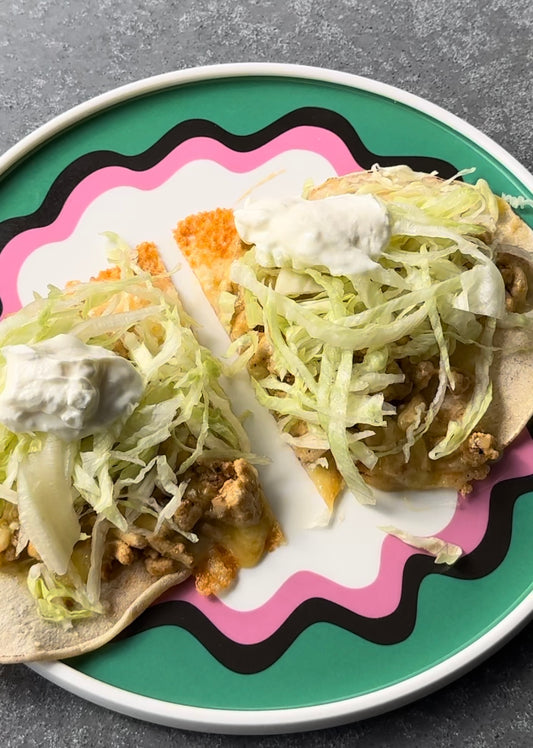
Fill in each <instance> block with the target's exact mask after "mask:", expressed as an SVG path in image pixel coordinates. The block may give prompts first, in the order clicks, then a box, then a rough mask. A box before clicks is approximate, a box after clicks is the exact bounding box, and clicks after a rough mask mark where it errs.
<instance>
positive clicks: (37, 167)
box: [0, 64, 533, 733]
mask: <svg viewBox="0 0 533 748" xmlns="http://www.w3.org/2000/svg"><path fill="white" fill-rule="evenodd" d="M374 163H380V164H381V165H391V164H399V163H407V164H409V165H411V166H412V167H414V168H415V169H419V170H424V171H433V170H437V171H438V172H439V173H440V174H441V175H442V176H451V175H453V174H454V173H455V172H456V171H458V170H459V169H463V168H471V167H474V168H475V169H476V171H475V175H470V176H467V177H466V178H467V179H474V178H478V177H483V178H485V179H487V181H488V182H489V183H490V185H491V186H492V188H493V190H494V191H495V192H497V193H508V194H513V195H524V196H526V197H531V196H532V195H533V192H532V191H533V177H532V176H531V175H530V174H529V173H528V172H526V170H525V169H524V168H523V167H522V166H520V164H518V163H517V162H516V161H515V160H514V159H513V158H512V157H511V156H509V155H508V154H507V153H506V152H504V151H503V150H502V149H501V148H499V147H498V146H497V145H496V144H495V143H493V142H492V141H491V140H489V139H488V138H487V137H485V136H484V135H482V134H481V133H480V132H478V131H476V130H475V129H473V128H472V127H470V126H469V125H467V124H465V123H464V122H462V121H461V120H459V119H458V118H456V117H454V116H452V115H451V114H449V113H447V112H445V111H443V110H442V109H440V108H438V107H436V106H434V105H432V104H429V103H427V102H425V101H423V100H421V99H418V98H416V97H414V96H412V95H410V94H407V93H405V92H402V91H400V90H398V89H393V88H391V87H390V86H385V85H383V84H380V83H377V82H374V81H371V80H367V79H364V78H358V77H356V76H351V75H346V74H342V73H335V72H329V71H325V70H319V69H312V68H302V67H292V66H285V65H260V64H253V65H229V66H220V67H212V68H203V69H196V70H190V71H183V72H178V73H172V74H169V75H164V76H159V77H156V78H152V79H149V80H146V81H141V82H139V83H136V84H133V85H130V86H127V87H125V88H121V89H118V90H116V91H113V92H111V93H110V94H106V95H104V96H101V97H98V98H97V99H94V100H92V101H90V102H89V103H87V104H84V105H82V106H79V107H76V108H75V109H74V110H72V111H70V112H68V113H67V114H65V115H63V116H61V117H59V118H57V119H55V120H53V121H52V122H51V123H50V124H48V125H46V126H45V127H43V128H41V129H39V130H38V131H36V132H35V133H34V134H33V135H31V136H30V137H28V138H26V139H25V140H23V141H22V142H21V143H20V144H19V145H18V146H16V147H15V148H13V149H11V151H9V152H8V153H7V154H6V155H5V156H4V157H3V159H1V160H0V247H1V248H2V252H1V254H0V298H1V301H2V305H3V311H4V313H8V312H11V311H13V310H15V309H17V308H18V307H20V305H21V304H24V303H26V302H28V301H29V300H30V299H31V298H32V294H33V292H34V291H37V292H40V293H42V292H44V291H46V286H47V284H49V283H52V284H54V285H62V284H64V283H65V282H66V281H68V280H71V279H83V278H87V277H89V276H90V275H91V274H92V273H94V272H95V271H97V270H99V269H101V268H102V267H104V266H105V264H106V258H105V242H104V240H103V239H102V236H101V234H102V232H104V231H114V232H116V233H118V234H120V235H121V236H122V237H123V238H124V239H126V240H127V241H128V242H130V243H131V244H136V243H138V242H140V241H143V240H153V241H156V242H157V243H158V245H159V246H160V248H161V251H162V254H163V257H164V259H165V261H166V262H167V265H168V266H169V267H177V266H178V265H179V267H178V269H177V271H176V273H175V282H176V285H177V287H178V290H179V291H180V293H181V294H182V297H183V300H184V303H185V305H186V307H187V308H188V310H189V311H190V313H191V314H192V315H193V316H194V317H195V318H196V319H197V321H198V322H199V325H200V333H199V334H200V337H201V338H202V340H203V341H204V342H206V343H207V344H208V345H210V346H211V347H213V349H214V350H215V352H217V353H223V352H224V350H225V347H226V345H227V339H226V338H225V335H224V333H223V332H222V329H221V327H220V325H219V323H218V322H217V320H216V319H215V317H214V315H213V313H212V311H211V309H210V307H209V305H208V304H207V303H206V301H205V299H204V298H203V296H202V294H201V292H200V289H199V288H198V286H197V284H196V281H195V279H194V277H193V276H192V273H191V271H190V269H189V268H188V267H187V265H186V263H184V262H183V259H182V258H181V256H180V254H179V251H178V249H177V247H176V245H175V243H174V241H173V234H172V231H173V228H174V227H175V225H176V223H177V222H178V220H179V219H181V218H183V217H184V216H186V215H188V214H190V213H193V212H197V211H199V210H204V209H210V208H214V207H217V206H224V207H233V206H235V205H237V204H239V202H240V201H241V200H242V199H243V198H244V196H245V195H247V194H251V195H252V196H254V197H260V196H265V195H272V194H276V195H280V194H288V195H292V194H299V193H300V192H301V189H302V186H303V185H304V183H305V182H307V181H308V180H312V181H313V182H315V183H319V182H321V181H323V180H324V179H325V178H327V177H329V176H331V175H334V174H342V173H346V172H350V171H354V170H358V169H366V168H369V167H370V166H372V165H373V164H374ZM522 215H523V218H524V219H525V220H526V221H529V222H530V223H531V222H532V216H533V214H532V212H531V209H525V210H524V211H523V213H522ZM245 390H246V388H245ZM235 400H236V407H237V408H238V409H239V408H240V410H246V409H248V408H249V409H250V410H251V411H252V416H251V417H250V418H248V421H247V423H248V427H249V429H250V433H251V436H252V440H253V446H254V447H255V450H256V451H257V452H261V453H263V454H266V455H267V456H268V457H270V458H271V463H270V465H269V466H267V467H265V468H264V469H263V471H262V479H263V482H264V485H265V488H266V491H267V493H268V495H269V497H270V500H271V502H272V504H273V506H274V509H275V511H276V513H277V515H278V517H279V519H280V520H281V522H282V525H283V527H284V529H285V532H286V535H287V540H288V542H287V544H286V546H284V547H283V548H281V549H279V550H278V551H276V552H275V553H273V554H270V555H269V556H268V558H267V559H265V561H264V562H263V563H261V565H260V566H259V567H257V568H255V569H252V570H248V571H245V572H243V573H242V574H241V576H240V578H239V582H238V584H237V585H236V587H235V588H234V589H233V590H231V592H230V593H228V594H226V595H225V596H224V597H223V598H222V599H204V598H201V597H200V596H199V595H198V594H197V593H196V592H195V591H194V588H193V587H191V586H189V585H188V584H184V585H182V586H181V587H179V588H177V589H176V590H172V591H171V592H170V593H168V594H166V595H165V597H164V598H163V599H162V600H160V601H159V602H158V603H157V604H156V605H154V606H153V607H152V608H151V609H149V610H148V611H147V612H146V613H145V614H144V615H143V616H141V618H140V619H139V620H138V621H137V622H136V623H135V624H134V625H133V626H131V627H130V629H128V630H127V632H126V633H125V635H124V636H122V637H120V639H119V640H117V641H114V642H112V643H110V644H109V645H107V646H105V647H104V648H103V649H101V650H99V651H97V652H95V653H93V654H90V655H86V656H83V657H79V658H77V659H75V660H70V661H68V662H62V663H53V664H39V665H35V666H34V668H35V670H36V671H37V672H39V673H41V674H42V675H44V676H45V677H46V678H49V679H50V680H52V681H54V682H56V683H59V684H60V685H61V686H63V687H64V688H67V689H69V690H71V691H73V692H75V693H77V694H79V695H81V696H83V697H85V698H87V699H90V700H91V701H94V702H97V703H99V704H103V705H105V706H107V707H110V708H112V709H116V710H117V711H121V712H125V713H128V714H131V715H134V716H136V717H141V718H143V719H147V720H152V721H155V722H161V723H165V724H169V725H176V726H179V727H185V728H190V729H197V730H203V731H213V732H216V731H218V732H243V733H252V732H276V731H277V732H284V731H290V730H302V729H311V728H316V727H322V726H325V725H331V724H335V723H340V722H343V721H344V722H345V721H350V720H354V719H358V718H361V717H365V716H368V715H371V714H376V713H377V712H380V711H385V710H387V709H391V708H393V707H396V706H398V705H400V704H402V703H405V702H407V701H409V700H412V699H414V698H416V697H418V696H420V695H421V694H424V693H427V692H428V691H430V690H432V689H435V688H437V687H438V686H440V685H442V684H443V683H445V682H447V681H449V680H450V679H452V678H454V677H457V676H458V675H459V674H460V673H461V672H463V671H464V670H465V669H467V668H469V667H472V666H473V665H474V664H475V663H476V662H478V661H479V660H480V659H481V658H482V657H485V656H487V654H488V653H489V652H491V651H492V650H493V649H494V648H495V647H496V646H499V645H500V644H502V642H503V641H504V640H505V639H506V638H508V637H509V636H510V635H511V634H512V633H513V632H515V631H516V630H517V628H518V627H520V626H521V625H523V624H524V623H525V622H526V621H527V620H528V618H529V617H530V615H531V612H532V611H533V594H532V581H531V568H532V567H533V544H532V543H531V535H532V533H533V495H532V493H531V491H533V478H532V477H531V476H530V473H532V472H533V441H532V439H531V437H530V435H529V433H528V432H527V431H526V432H524V433H523V434H522V435H521V436H520V437H519V439H518V440H517V441H516V443H515V444H514V445H513V447H512V448H511V449H509V451H508V452H507V454H506V456H505V458H504V459H503V460H502V461H501V462H499V463H498V465H497V466H496V467H495V469H494V470H493V472H492V474H491V477H490V479H488V480H487V481H485V482H484V483H482V484H480V485H479V486H478V487H477V488H476V490H475V492H474V493H473V494H472V495H471V496H470V497H469V498H468V500H465V501H457V497H456V496H455V495H454V494H452V493H451V492H447V491H438V492H434V493H431V494H427V493H416V494H415V493H406V494H401V495H399V494H398V495H394V496H391V495H387V494H380V495H379V496H378V501H377V504H376V506H375V507H368V506H366V507H363V506H360V505H359V504H358V503H357V502H356V501H355V500H354V499H353V498H352V497H350V496H344V497H343V498H342V500H341V501H340V502H339V505H338V507H337V511H336V513H335V517H334V519H333V521H332V522H331V523H330V524H329V525H328V526H327V527H326V526H324V510H323V505H322V503H321V500H320V498H319V497H318V495H317V494H316V491H315V490H314V487H313V485H312V484H311V483H310V482H309V480H308V479H307V476H306V475H305V473H304V472H303V470H302V469H301V467H300V465H299V464H298V463H297V461H296V459H295V458H294V457H293V455H292V454H291V453H289V452H288V451H287V450H285V449H284V448H283V447H282V446H281V445H280V443H279V440H278V439H277V435H276V432H275V429H274V426H273V422H272V420H271V419H270V416H268V415H267V414H265V413H263V412H261V410H260V409H259V408H258V407H257V405H256V404H255V402H254V400H253V398H252V397H251V396H250V393H249V392H248V391H247V390H246V391H245V392H244V393H243V392H240V393H238V395H236V397H235ZM383 525H395V526H397V527H401V528H402V529H405V530H408V531H410V532H413V533H415V534H418V535H437V534H438V535H439V536H440V537H442V538H443V539H445V540H448V541H450V542H453V543H456V544H458V545H459V546H461V548H462V549H463V550H464V556H463V557H462V558H461V559H460V560H459V561H458V562H457V564H455V565H454V566H452V567H444V568H443V567H442V566H438V565H436V564H435V563H434V561H433V559H432V558H431V557H430V556H428V555H426V554H424V553H422V552H419V551H416V550H415V549H413V548H410V547H409V546H407V545H405V544H403V543H402V542H401V541H400V540H398V539H396V538H394V537H391V536H386V535H385V534H384V533H383V532H382V531H381V530H380V529H379V528H380V527H381V526H383Z"/></svg>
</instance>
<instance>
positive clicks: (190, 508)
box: [174, 498, 207, 532]
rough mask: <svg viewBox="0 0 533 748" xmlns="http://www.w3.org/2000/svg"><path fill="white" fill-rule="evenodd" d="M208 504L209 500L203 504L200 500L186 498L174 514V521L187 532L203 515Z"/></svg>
mask: <svg viewBox="0 0 533 748" xmlns="http://www.w3.org/2000/svg"><path fill="white" fill-rule="evenodd" d="M206 506H207V502H206V504H205V505H202V502H200V501H194V500H192V499H191V498H184V499H183V501H182V502H181V504H180V505H179V506H178V508H177V510H176V512H175V514H174V521H175V522H176V524H177V526H178V527H179V528H181V529H182V530H184V531H185V532H190V531H191V530H192V529H193V527H194V526H195V524H196V523H197V522H198V520H199V519H201V518H202V517H203V514H204V512H205V509H206Z"/></svg>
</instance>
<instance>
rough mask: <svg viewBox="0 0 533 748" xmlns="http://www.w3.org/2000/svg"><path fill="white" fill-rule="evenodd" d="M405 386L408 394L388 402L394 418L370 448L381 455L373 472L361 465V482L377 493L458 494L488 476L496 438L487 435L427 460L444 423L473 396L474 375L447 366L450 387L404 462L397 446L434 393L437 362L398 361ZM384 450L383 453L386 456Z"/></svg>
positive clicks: (456, 417)
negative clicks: (431, 491) (423, 491)
mask: <svg viewBox="0 0 533 748" xmlns="http://www.w3.org/2000/svg"><path fill="white" fill-rule="evenodd" d="M402 370H403V372H404V375H405V382H406V383H408V384H409V387H408V388H407V389H408V390H409V396H408V397H407V398H405V399H403V400H400V399H397V400H394V399H392V400H391V401H390V402H393V404H394V405H395V406H396V408H397V413H398V415H397V417H396V419H394V420H391V421H390V422H389V424H388V426H387V427H386V428H385V429H384V431H383V432H382V433H381V434H380V435H379V437H378V438H376V439H375V440H374V442H373V443H372V446H374V447H377V448H379V449H380V450H381V451H383V452H385V453H386V454H385V455H384V456H382V457H381V458H380V459H379V461H378V463H377V466H376V467H375V468H373V469H372V470H368V469H367V468H365V467H364V466H363V465H361V466H360V469H361V472H362V474H363V475H364V477H365V480H366V481H367V482H368V483H370V484H371V485H373V486H375V487H376V488H380V489H381V490H385V491H386V490H401V489H405V488H412V489H424V488H429V487H435V488H454V489H455V490H457V491H459V492H460V493H464V494H466V493H469V492H470V491H471V490H472V481H474V480H482V479H483V478H485V477H486V476H487V475H488V472H489V469H490V463H491V462H493V461H494V460H496V459H498V457H499V452H498V449H497V448H496V439H495V438H494V436H492V435H491V434H485V433H483V432H477V431H476V432H473V433H472V434H470V436H469V437H468V439H467V440H466V441H465V442H464V443H463V444H462V445H461V446H460V447H459V448H458V449H457V450H455V452H453V453H452V454H450V455H448V456H446V457H442V458H440V459H438V460H431V459H430V458H429V453H430V452H431V450H432V449H433V447H434V446H435V445H436V444H437V442H438V441H439V440H440V439H442V437H443V436H445V434H446V432H447V429H448V424H449V423H450V422H452V421H457V420H459V419H460V418H461V417H462V416H463V414H464V410H465V407H466V405H467V404H468V402H469V400H470V397H471V395H472V389H473V386H474V382H473V377H472V376H471V375H470V374H469V373H467V372H464V371H461V370H460V369H457V368H453V367H452V376H453V380H454V389H453V390H452V389H451V388H448V390H447V391H446V394H445V396H444V399H443V402H442V404H441V407H440V409H439V411H438V412H437V414H436V416H435V418H434V420H433V421H432V423H431V425H430V426H429V428H428V429H427V432H426V433H425V434H423V435H422V436H421V437H420V438H419V440H418V441H417V442H416V443H415V444H414V446H413V447H412V449H411V453H410V457H409V460H408V462H406V461H405V455H404V453H403V450H402V449H401V448H400V447H396V448H395V445H402V444H404V443H405V437H406V433H407V432H408V430H409V428H411V427H413V426H414V425H416V423H417V422H420V415H421V414H425V413H426V412H427V409H428V407H429V405H430V403H431V401H432V399H433V397H434V395H435V392H436V389H437V384H438V374H439V369H438V362H437V360H436V359H429V360H426V361H419V362H417V363H412V362H410V361H408V360H407V361H405V362H402ZM387 452H388V453H387Z"/></svg>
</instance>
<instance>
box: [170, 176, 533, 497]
mask: <svg viewBox="0 0 533 748" xmlns="http://www.w3.org/2000/svg"><path fill="white" fill-rule="evenodd" d="M463 174H464V173H463ZM463 174H459V175H458V176H457V177H455V178H453V179H448V180H443V179H440V178H439V177H438V176H437V175H436V174H425V173H419V172H414V171H412V170H411V169H410V168H409V167H407V166H398V167H392V168H379V167H377V166H376V167H374V168H373V169H371V170H369V171H364V172H357V173H353V174H349V175H347V176H343V177H335V178H331V179H329V180H327V181H326V182H325V183H324V184H322V185H320V186H317V187H307V188H306V190H305V194H304V195H303V196H299V197H287V198H284V197H283V198H281V199H270V200H269V199H267V200H260V201H256V202H253V201H252V202H249V203H247V204H246V205H245V206H244V207H242V208H239V209H235V210H230V209H222V208H220V209H218V210H215V211H209V212H204V213H201V214H197V215H193V216H189V217H187V218H185V219H184V220H182V221H180V222H179V223H178V225H177V227H176V230H175V239H176V241H177V243H178V245H179V247H180V248H181V250H182V252H183V253H184V255H185V256H186V257H187V259H188V261H189V262H190V264H191V266H192V267H193V269H194V271H195V273H196V275H197V277H198V279H199V281H200V284H201V285H202V287H203V289H204V291H205V293H206V295H207V297H208V298H209V300H210V301H211V303H212V305H213V306H214V308H215V310H216V311H217V313H218V315H219V317H220V319H221V320H222V322H223V323H224V324H225V326H226V328H227V329H228V331H229V332H230V335H231V337H232V338H233V340H234V343H233V344H232V346H231V349H230V353H232V354H235V353H237V354H238V356H239V359H238V362H237V364H238V363H239V362H240V363H242V364H243V365H244V364H246V365H247V367H248V370H249V372H250V374H251V377H252V381H253V383H254V386H255V390H256V394H257V397H258V399H259V401H260V402H261V403H263V404H264V405H265V407H267V408H269V409H270V410H271V412H272V413H273V414H274V416H275V417H276V419H277V421H278V424H279V430H280V433H281V436H282V438H283V439H284V440H285V441H287V442H288V443H289V444H290V445H291V446H292V447H293V449H294V451H295V452H296V454H297V456H298V457H299V459H300V461H301V462H302V464H303V465H304V467H305V468H306V470H307V471H308V473H309V475H310V476H311V478H312V479H313V481H314V482H315V484H316V486H317V487H318V489H319V491H320V492H321V494H322V496H323V498H324V499H325V501H326V502H327V504H328V506H330V507H332V505H333V502H334V500H335V498H336V496H337V495H338V493H339V491H340V490H341V488H342V487H343V486H344V485H347V486H348V487H349V489H351V491H353V493H354V494H355V495H356V496H357V497H358V498H359V499H360V500H361V501H363V502H373V501H374V494H373V491H372V487H376V488H379V489H383V490H386V491H397V490H403V489H433V488H441V487H445V488H452V489H455V490H457V491H459V492H462V493H468V492H469V491H470V490H471V488H472V483H473V481H476V480H480V479H482V478H484V477H485V476H486V475H487V474H488V472H489V469H490V465H491V464H492V463H493V462H494V460H496V459H498V457H499V456H500V454H501V452H502V450H503V449H504V447H505V446H506V445H507V444H509V442H511V441H512V440H513V439H514V438H515V437H516V435H517V434H518V433H519V432H520V431H521V430H522V428H523V427H524V425H525V424H526V422H527V421H528V419H529V417H530V415H531V413H532V412H533V355H532V354H533V351H532V345H531V344H532V342H533V333H532V329H531V321H530V319H529V317H528V314H527V312H528V310H529V309H531V307H532V304H531V291H530V289H531V288H532V286H531V282H530V280H531V278H530V276H531V267H532V262H531V260H532V258H533V254H532V253H533V232H532V231H531V229H530V228H529V226H527V225H526V224H525V222H524V221H522V220H521V219H519V218H518V216H517V215H516V214H515V213H514V212H513V211H512V210H511V208H510V206H509V204H508V203H507V202H506V201H505V200H503V199H502V198H499V197H496V196H495V195H494V194H493V193H492V191H491V190H490V188H489V186H488V185H487V183H486V182H485V181H484V180H478V181H477V182H476V183H475V184H470V183H467V182H465V181H463V180H462V179H461V176H463Z"/></svg>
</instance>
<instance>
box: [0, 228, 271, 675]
mask: <svg viewBox="0 0 533 748" xmlns="http://www.w3.org/2000/svg"><path fill="white" fill-rule="evenodd" d="M113 241H114V244H113V246H114V248H113V250H112V252H111V255H110V256H111V258H112V260H113V261H114V262H116V263H117V264H116V266H114V267H112V268H109V269H108V270H105V271H103V272H102V273H100V275H99V276H97V277H96V278H93V279H91V281H90V282H87V283H78V282H73V283H70V284H68V286H67V288H66V289H65V290H64V291H61V290H59V289H56V288H50V292H49V294H48V296H47V297H46V298H39V297H37V298H36V299H35V301H33V302H32V303H31V304H29V305H28V306H26V307H24V308H23V309H21V310H20V311H19V312H17V313H15V314H13V315H11V316H9V317H7V318H5V319H4V320H3V321H2V322H0V511H1V516H0V590H1V596H2V605H1V606H0V625H1V627H2V633H3V636H2V643H1V644H0V661H1V662H4V663H6V662H20V661H28V660H43V659H58V658H65V657H71V656H74V655H80V654H82V653H85V652H88V651H91V650H93V649H96V648H97V647H100V646H102V645H103V644H104V643H105V642H107V641H109V640H110V639H112V638H113V637H114V636H116V634H117V633H119V632H120V631H121V630H122V629H123V628H125V627H126V626H127V625H128V623H129V622H130V621H132V620H133V619H134V618H135V617H137V616H138V615H139V614H140V613H141V612H142V611H143V610H144V609H145V608H147V607H148V605H150V603H151V602H152V601H154V600H155V599H156V598H157V597H159V596H160V595H161V593H162V592H163V591H165V590H167V589H168V588H170V587H172V586H174V585H176V584H178V583H180V582H182V581H183V580H185V579H187V578H188V577H192V578H194V580H195V583H196V586H197V588H198V590H199V591H200V592H201V593H203V594H214V593H217V592H219V591H220V590H222V589H224V588H226V587H228V585H230V584H231V583H232V582H233V581H234V580H235V578H236V576H237V574H238V571H239V569H240V568H241V567H244V566H253V565H255V564H256V563H258V561H259V560H260V558H261V557H262V556H263V555H264V553H266V552H268V551H269V550H272V549H274V548H275V547H276V546H277V545H279V544H280V542H281V541H282V533H281V530H280V528H279V525H278V523H277V521H276V520H275V518H274V516H273V514H272V511H271V509H270V507H269V505H268V503H267V501H266V499H265V496H264V493H263V491H262V489H261V486H260V483H259V479H258V474H257V470H256V468H255V467H254V465H253V462H254V459H255V458H254V456H253V455H252V454H251V453H250V447H249V444H248V440H247V437H246V433H245V431H244V429H243V427H242V425H241V423H240V421H239V419H238V418H237V417H236V416H235V415H234V414H233V412H232V410H231V407H230V403H229V401H228V399H227V397H226V395H225V393H224V391H223V390H222V388H221V385H220V383H219V378H220V375H221V365H220V362H219V361H218V360H217V359H215V358H214V357H213V356H212V355H211V354H210V353H209V351H207V350H206V349H205V348H203V347H202V346H201V345H200V344H199V343H198V341H197V339H196V338H195V336H194V334H193V330H192V326H191V325H192V321H191V320H190V319H189V318H188V316H187V315H186V314H185V312H184V310H183V309H182V307H181V305H180V301H179V299H178V295H177V292H176V290H175V289H174V286H173V284H172V282H171V280H170V278H169V276H168V274H167V273H166V271H165V268H164V266H163V263H162V261H161V259H160V256H159V254H158V251H157V249H156V247H155V246H154V245H152V244H149V243H146V244H142V245H140V246H139V247H138V248H137V250H136V251H135V252H131V251H130V250H129V248H127V247H125V246H124V245H123V243H121V242H120V241H119V240H117V239H116V238H115V239H114V240H113Z"/></svg>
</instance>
